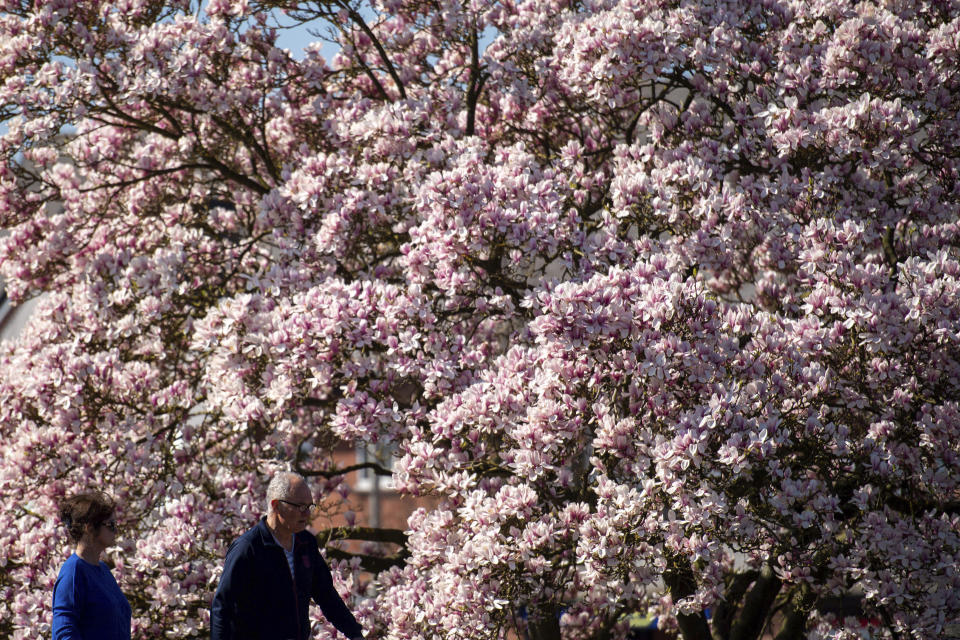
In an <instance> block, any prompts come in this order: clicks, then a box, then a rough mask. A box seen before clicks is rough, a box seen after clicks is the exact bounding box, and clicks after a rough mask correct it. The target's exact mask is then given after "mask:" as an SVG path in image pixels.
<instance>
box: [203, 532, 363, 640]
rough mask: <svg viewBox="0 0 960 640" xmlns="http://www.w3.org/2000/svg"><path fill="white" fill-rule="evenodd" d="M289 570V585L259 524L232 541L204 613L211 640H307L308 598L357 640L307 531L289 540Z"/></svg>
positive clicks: (283, 564)
mask: <svg viewBox="0 0 960 640" xmlns="http://www.w3.org/2000/svg"><path fill="white" fill-rule="evenodd" d="M293 564H294V574H295V576H296V577H295V580H294V579H291V577H290V568H289V565H288V564H287V558H286V556H285V555H284V552H283V547H281V546H280V545H279V544H277V542H276V541H275V540H274V538H273V535H272V534H271V533H270V529H268V528H267V523H266V519H265V518H261V519H260V522H258V523H257V525H256V526H255V527H253V528H252V529H250V530H249V531H247V532H246V533H244V534H243V535H242V536H240V537H239V538H237V539H236V540H235V541H234V543H233V544H232V545H230V549H229V550H228V551H227V559H226V561H225V563H224V566H223V576H222V577H221V578H220V585H219V586H218V587H217V592H216V594H215V595H214V596H213V605H212V606H211V607H210V628H211V638H212V640H308V638H309V637H310V622H309V621H308V619H307V611H308V609H309V606H310V599H311V598H313V600H314V601H315V602H316V603H317V604H319V605H320V609H321V610H322V611H323V615H324V617H326V619H327V620H328V621H330V622H331V623H332V624H333V626H335V627H336V628H337V630H339V631H340V633H342V634H344V635H345V636H347V637H348V638H356V637H359V636H362V635H363V633H362V630H361V628H360V625H359V624H357V620H356V618H354V617H353V614H352V613H350V610H349V609H347V605H345V604H344V603H343V600H342V599H341V598H340V595H339V594H338V593H337V591H336V589H334V588H333V578H332V577H331V575H330V569H329V568H328V567H327V563H326V562H324V561H323V557H322V556H321V555H320V549H319V548H318V547H317V540H316V538H315V537H314V536H313V535H312V534H311V533H310V532H309V531H301V532H300V533H297V534H295V535H294V536H293Z"/></svg>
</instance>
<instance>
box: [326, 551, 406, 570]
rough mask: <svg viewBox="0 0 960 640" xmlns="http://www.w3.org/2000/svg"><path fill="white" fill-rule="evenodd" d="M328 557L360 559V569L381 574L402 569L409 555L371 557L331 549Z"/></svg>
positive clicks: (404, 553)
mask: <svg viewBox="0 0 960 640" xmlns="http://www.w3.org/2000/svg"><path fill="white" fill-rule="evenodd" d="M326 552H327V557H328V558H333V559H336V560H348V561H349V560H353V559H354V558H359V559H360V568H361V569H363V570H364V571H368V572H370V573H380V572H381V571H386V570H387V569H390V568H392V567H402V566H403V565H404V564H406V562H407V557H408V556H409V554H408V553H407V552H406V551H404V552H403V553H399V554H397V555H394V556H386V557H380V556H371V555H367V554H365V553H350V552H349V551H343V550H341V549H333V548H329V549H327V550H326Z"/></svg>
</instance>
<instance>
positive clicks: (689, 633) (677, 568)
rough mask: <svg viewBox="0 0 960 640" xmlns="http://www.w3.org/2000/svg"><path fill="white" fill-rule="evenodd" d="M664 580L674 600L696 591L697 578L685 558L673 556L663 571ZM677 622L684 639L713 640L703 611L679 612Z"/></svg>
mask: <svg viewBox="0 0 960 640" xmlns="http://www.w3.org/2000/svg"><path fill="white" fill-rule="evenodd" d="M663 582H664V583H665V584H666V585H667V588H668V589H669V590H670V595H671V597H673V601H674V602H676V601H678V600H682V599H683V598H686V597H689V596H691V595H693V593H694V591H696V580H695V579H694V577H693V571H692V570H691V569H690V565H689V564H688V563H687V562H686V561H685V560H684V559H683V558H672V559H671V561H670V565H669V567H668V568H667V570H666V571H664V572H663ZM677 624H678V625H679V627H680V634H681V635H682V636H683V639H684V640H711V638H710V625H709V624H708V623H707V617H706V616H705V615H704V614H703V612H702V611H701V612H699V613H678V614H677Z"/></svg>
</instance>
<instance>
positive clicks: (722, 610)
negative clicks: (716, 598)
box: [711, 571, 760, 640]
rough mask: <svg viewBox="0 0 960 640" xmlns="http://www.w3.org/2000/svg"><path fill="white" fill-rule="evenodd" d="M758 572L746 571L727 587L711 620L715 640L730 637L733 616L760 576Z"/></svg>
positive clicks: (735, 577)
mask: <svg viewBox="0 0 960 640" xmlns="http://www.w3.org/2000/svg"><path fill="white" fill-rule="evenodd" d="M759 575H760V574H759V572H757V571H745V572H744V573H738V574H737V575H735V576H734V578H733V580H732V581H731V582H730V584H729V586H727V589H726V592H725V593H724V599H723V600H722V601H721V602H720V603H719V604H718V605H717V607H716V610H715V611H714V613H713V618H712V620H711V622H712V625H713V637H714V640H726V639H727V638H729V637H730V627H731V626H732V625H733V616H734V614H736V612H737V608H738V607H739V606H740V601H741V600H743V594H745V593H746V592H747V587H749V586H750V585H751V584H752V583H753V581H754V580H756V579H757V577H758V576H759Z"/></svg>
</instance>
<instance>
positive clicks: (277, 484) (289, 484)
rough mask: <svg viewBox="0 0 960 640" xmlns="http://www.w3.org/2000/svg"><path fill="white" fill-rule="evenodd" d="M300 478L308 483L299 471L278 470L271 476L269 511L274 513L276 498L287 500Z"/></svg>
mask: <svg viewBox="0 0 960 640" xmlns="http://www.w3.org/2000/svg"><path fill="white" fill-rule="evenodd" d="M297 480H300V481H301V482H303V483H304V484H306V483H307V480H306V478H304V477H303V476H302V475H300V474H299V473H294V472H293V471H278V472H277V473H275V474H273V477H272V478H270V484H268V485H267V513H273V501H274V500H286V499H287V498H289V497H290V495H291V494H292V493H293V491H292V488H293V484H294V483H295V482H296V481H297Z"/></svg>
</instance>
